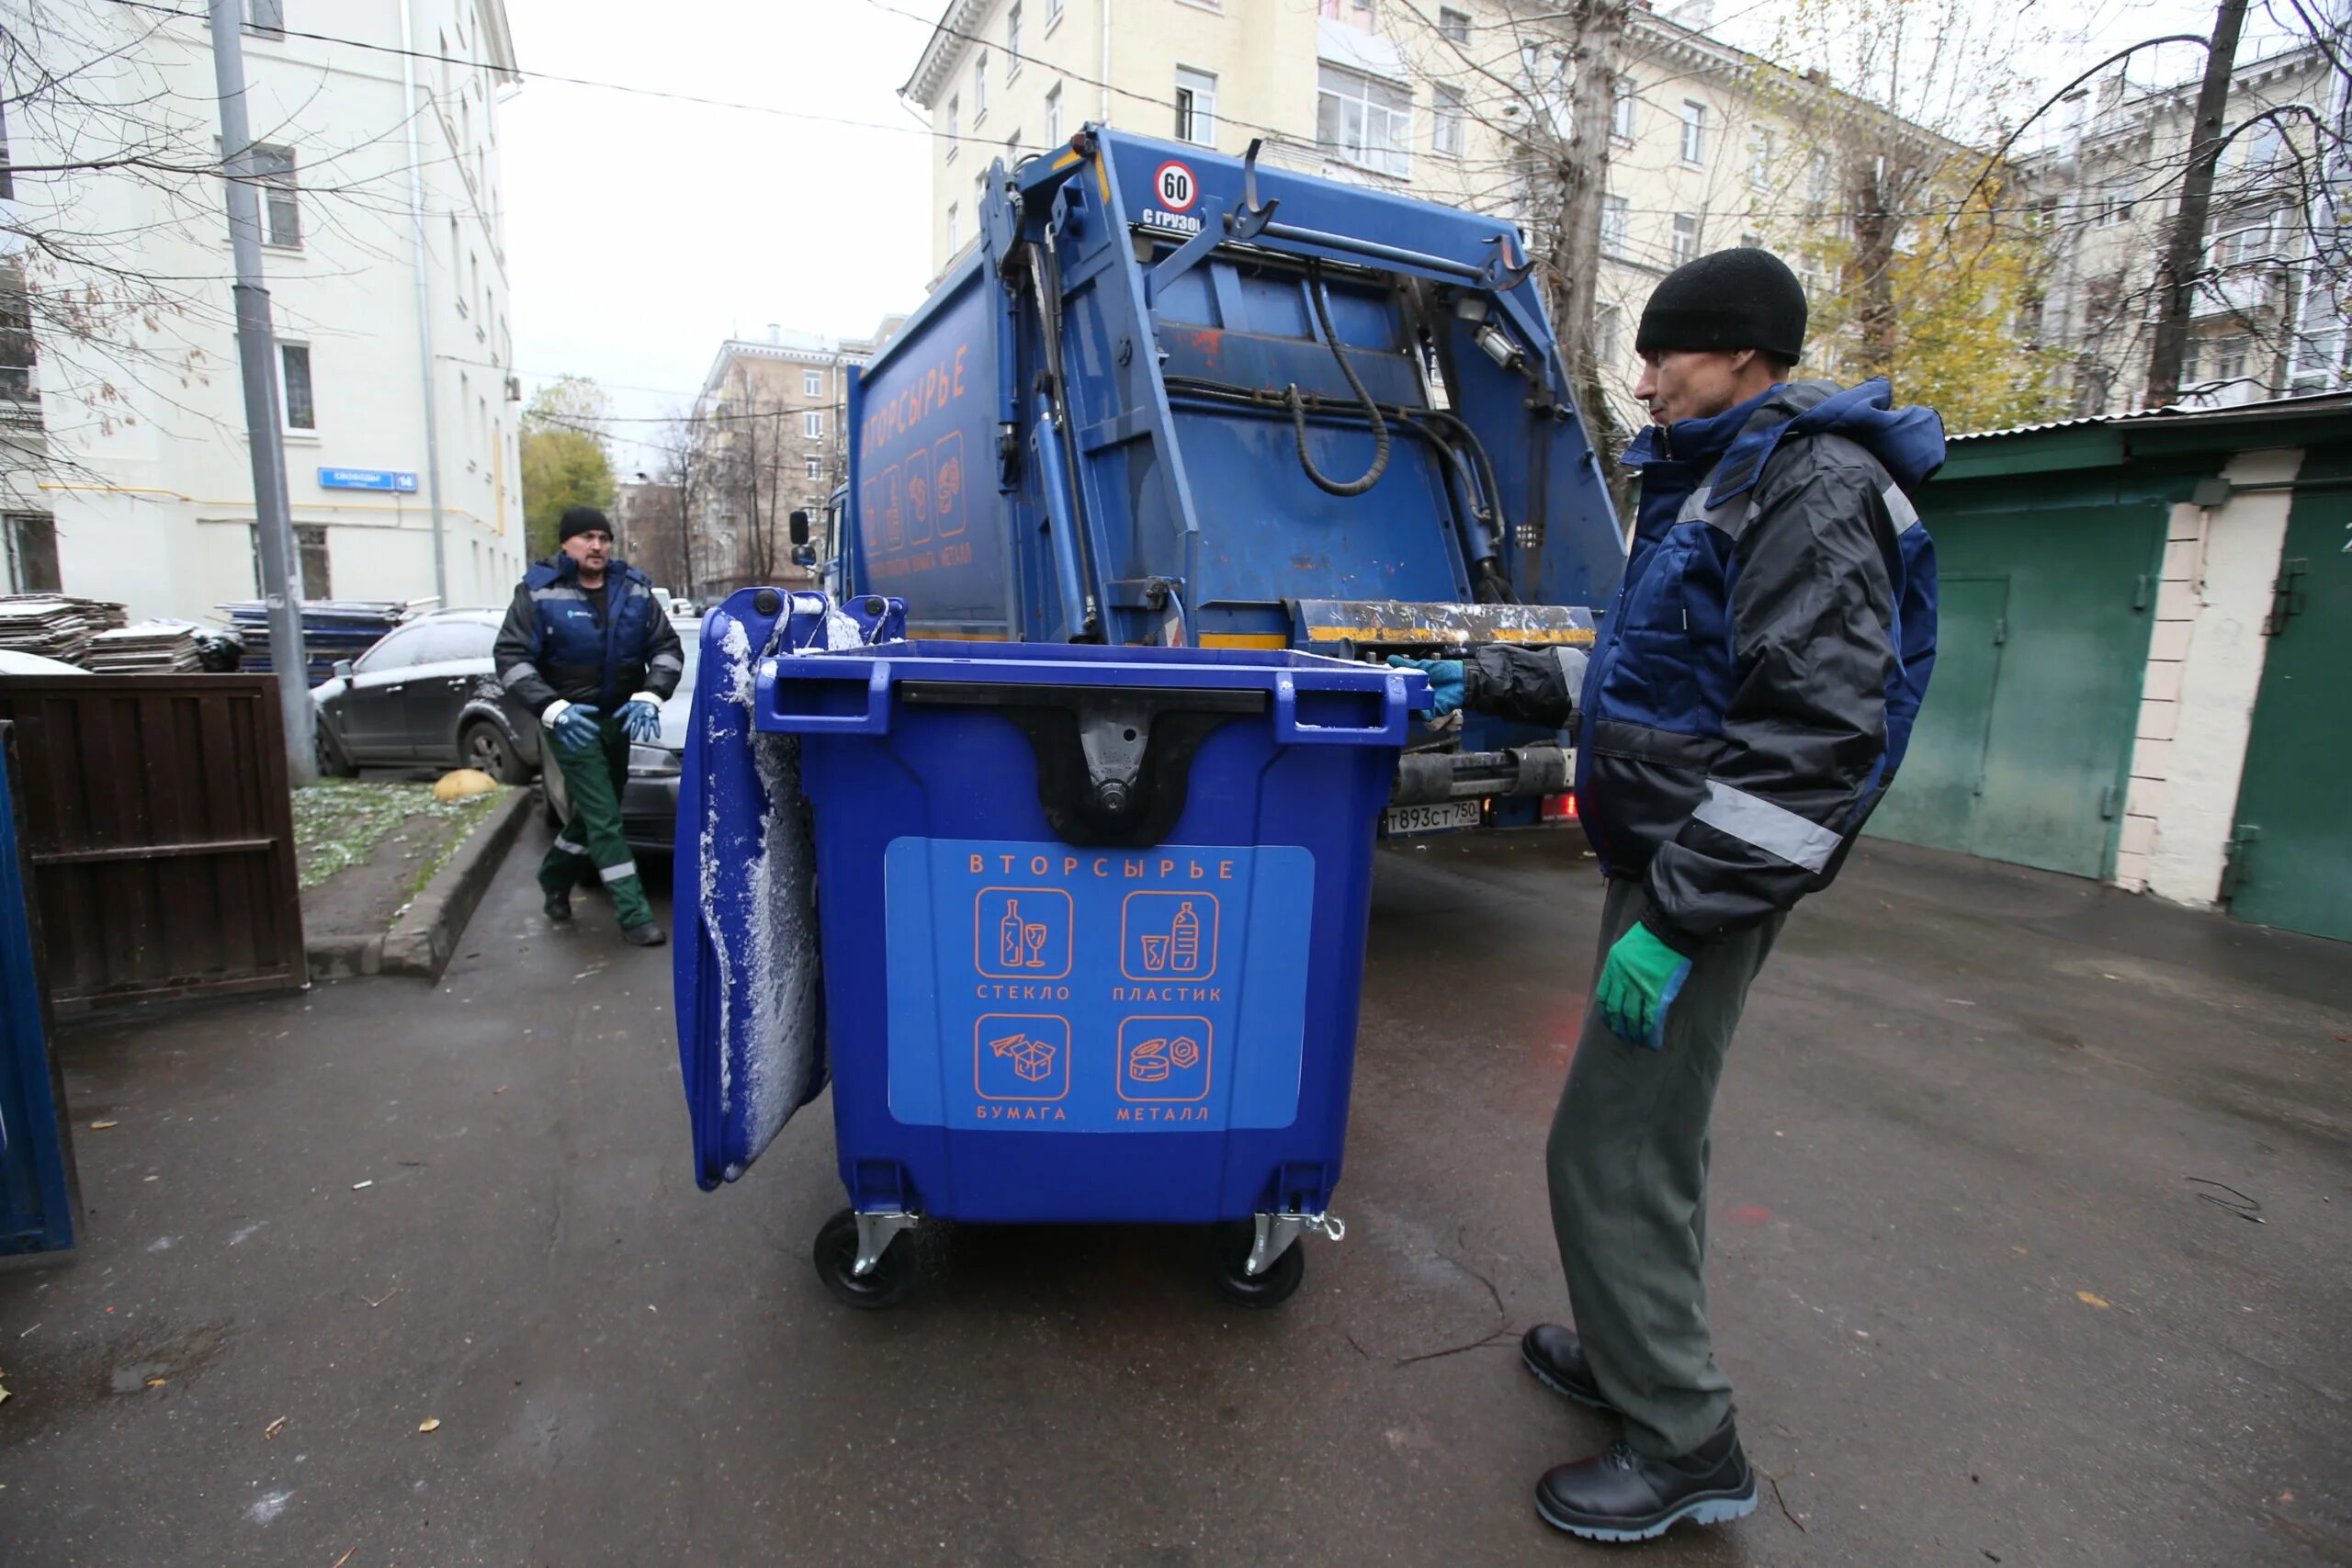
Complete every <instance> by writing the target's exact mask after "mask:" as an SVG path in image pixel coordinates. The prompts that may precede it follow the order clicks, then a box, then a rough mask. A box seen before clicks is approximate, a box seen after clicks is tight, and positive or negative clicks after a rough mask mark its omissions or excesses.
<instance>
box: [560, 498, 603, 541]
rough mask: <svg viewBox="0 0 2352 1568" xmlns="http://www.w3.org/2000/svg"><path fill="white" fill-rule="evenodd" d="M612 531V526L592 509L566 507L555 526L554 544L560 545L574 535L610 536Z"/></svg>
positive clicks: (588, 507)
mask: <svg viewBox="0 0 2352 1568" xmlns="http://www.w3.org/2000/svg"><path fill="white" fill-rule="evenodd" d="M612 531H613V525H612V524H610V523H609V522H607V521H605V514H604V513H601V512H599V511H597V510H596V509H595V508H594V507H593V506H568V507H565V508H564V511H563V521H561V522H560V523H558V524H557V525H555V542H556V543H557V544H559V545H560V544H561V543H563V542H564V541H565V540H566V539H569V538H570V537H571V536H572V535H574V534H587V533H597V534H605V535H610V534H611V533H612Z"/></svg>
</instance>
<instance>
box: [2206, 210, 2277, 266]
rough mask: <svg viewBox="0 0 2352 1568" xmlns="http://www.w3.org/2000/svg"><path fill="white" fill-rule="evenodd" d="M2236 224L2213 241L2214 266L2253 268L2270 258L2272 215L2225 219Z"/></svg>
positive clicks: (2224, 221)
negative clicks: (2252, 266)
mask: <svg viewBox="0 0 2352 1568" xmlns="http://www.w3.org/2000/svg"><path fill="white" fill-rule="evenodd" d="M2222 222H2223V223H2231V222H2234V224H2235V226H2234V227H2233V228H2230V229H2227V230H2225V231H2223V232H2222V233H2221V234H2220V235H2218V236H2216V237H2215V239H2214V241H2213V265H2215V266H2217V267H2233V266H2251V265H2255V264H2256V263H2257V262H2261V261H2264V260H2267V259H2272V258H2271V257H2270V215H2269V214H2268V213H2264V214H2262V215H2261V216H2259V217H2256V218H2254V219H2251V220H2249V219H2244V218H2241V219H2236V220H2231V219H2227V218H2225V219H2223V220H2222Z"/></svg>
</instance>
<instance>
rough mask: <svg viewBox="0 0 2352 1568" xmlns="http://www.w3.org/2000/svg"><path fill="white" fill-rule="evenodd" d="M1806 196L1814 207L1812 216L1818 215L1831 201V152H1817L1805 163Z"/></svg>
mask: <svg viewBox="0 0 2352 1568" xmlns="http://www.w3.org/2000/svg"><path fill="white" fill-rule="evenodd" d="M1804 198H1805V200H1806V201H1807V202H1808V203H1810V204H1811V206H1812V208H1813V213H1812V214H1811V215H1812V216H1815V217H1818V216H1819V215H1820V211H1821V209H1822V208H1824V207H1826V206H1827V205H1828V202H1829V154H1828V153H1826V152H1815V154H1814V155H1813V156H1812V157H1811V158H1810V159H1809V160H1807V161H1806V164H1805V171H1804Z"/></svg>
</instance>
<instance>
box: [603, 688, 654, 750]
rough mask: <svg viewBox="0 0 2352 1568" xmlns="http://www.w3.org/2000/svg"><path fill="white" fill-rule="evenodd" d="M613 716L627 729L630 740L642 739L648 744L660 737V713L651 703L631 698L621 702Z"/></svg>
mask: <svg viewBox="0 0 2352 1568" xmlns="http://www.w3.org/2000/svg"><path fill="white" fill-rule="evenodd" d="M613 717H614V718H615V719H616V720H617V721H618V722H619V724H620V727H621V728H623V729H626V730H628V738H629V739H631V740H642V741H644V742H646V743H647V744H649V745H650V744H651V743H652V742H654V741H656V740H659V739H662V713H661V710H660V709H658V708H656V707H655V706H654V705H652V704H651V703H649V702H645V701H642V700H639V699H637V698H632V699H630V700H629V701H628V702H625V703H623V704H622V705H620V710H619V711H618V712H616V713H615V714H614V715H613Z"/></svg>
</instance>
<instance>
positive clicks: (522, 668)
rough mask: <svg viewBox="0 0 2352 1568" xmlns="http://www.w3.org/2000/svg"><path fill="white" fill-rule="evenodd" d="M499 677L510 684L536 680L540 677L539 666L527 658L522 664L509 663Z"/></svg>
mask: <svg viewBox="0 0 2352 1568" xmlns="http://www.w3.org/2000/svg"><path fill="white" fill-rule="evenodd" d="M498 678H499V680H501V681H503V682H505V683H506V684H507V685H510V686H511V685H513V684H515V682H517V681H525V680H529V681H536V680H537V679H538V678H539V667H538V666H537V665H536V664H534V663H532V662H531V661H530V660H527V659H526V660H524V661H523V662H522V663H520V664H510V665H508V666H507V667H506V669H505V671H504V672H503V673H502V674H501V675H500V676H499V677H498Z"/></svg>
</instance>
